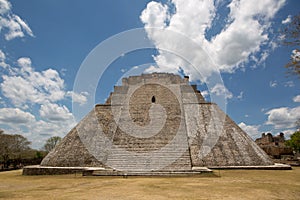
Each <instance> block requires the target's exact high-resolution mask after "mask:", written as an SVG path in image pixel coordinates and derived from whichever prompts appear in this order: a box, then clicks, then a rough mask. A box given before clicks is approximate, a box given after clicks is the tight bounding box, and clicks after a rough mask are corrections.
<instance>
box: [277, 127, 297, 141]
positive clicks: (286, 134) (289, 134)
mask: <svg viewBox="0 0 300 200" xmlns="http://www.w3.org/2000/svg"><path fill="white" fill-rule="evenodd" d="M295 131H296V130H295V129H287V130H283V131H281V132H282V133H284V137H285V139H290V138H291V135H292V134H293V133H295Z"/></svg>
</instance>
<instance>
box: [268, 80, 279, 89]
mask: <svg viewBox="0 0 300 200" xmlns="http://www.w3.org/2000/svg"><path fill="white" fill-rule="evenodd" d="M269 85H270V87H271V88H275V87H277V85H278V83H277V81H270V83H269Z"/></svg>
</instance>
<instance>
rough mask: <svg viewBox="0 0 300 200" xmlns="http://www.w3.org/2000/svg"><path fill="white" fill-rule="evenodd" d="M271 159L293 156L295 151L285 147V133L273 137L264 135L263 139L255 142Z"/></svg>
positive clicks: (268, 134)
mask: <svg viewBox="0 0 300 200" xmlns="http://www.w3.org/2000/svg"><path fill="white" fill-rule="evenodd" d="M255 142H256V144H258V146H260V148H262V149H263V150H264V151H265V152H266V153H267V154H268V155H269V156H271V158H274V159H280V158H281V157H282V156H292V155H294V154H293V149H292V148H291V147H288V146H286V145H285V138H284V133H280V134H279V135H276V136H273V135H272V134H271V133H267V134H266V133H262V135H261V138H257V139H256V140H255Z"/></svg>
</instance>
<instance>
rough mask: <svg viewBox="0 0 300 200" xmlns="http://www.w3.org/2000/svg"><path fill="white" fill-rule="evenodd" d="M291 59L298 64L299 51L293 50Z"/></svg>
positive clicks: (299, 58) (299, 59)
mask: <svg viewBox="0 0 300 200" xmlns="http://www.w3.org/2000/svg"><path fill="white" fill-rule="evenodd" d="M291 57H292V60H293V62H300V51H299V50H298V49H294V50H293V51H292V55H291Z"/></svg>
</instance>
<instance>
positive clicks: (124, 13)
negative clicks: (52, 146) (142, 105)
mask: <svg viewBox="0 0 300 200" xmlns="http://www.w3.org/2000/svg"><path fill="white" fill-rule="evenodd" d="M299 8H300V2H299V1H293V0H278V1H275V0H274V1H273V0H260V1H258V0H245V1H238V0H233V1H230V0H228V1H219V0H216V1H208V0H204V1H198V0H191V1H183V0H172V1H171V0H170V1H144V0H130V1H129V0H114V1H106V0H104V1H96V0H88V1H77V0H76V1H67V0H60V1H50V0H44V1H36V0H26V1H20V0H19V1H18V0H11V1H7V0H0V89H1V92H0V103H1V105H0V128H1V129H3V130H4V131H5V132H6V133H17V134H22V135H24V136H26V137H27V138H28V139H29V140H30V141H32V146H33V147H35V148H40V147H41V146H42V145H43V144H44V142H45V140H46V139H47V138H49V137H51V136H56V135H58V136H61V137H63V136H64V135H65V134H66V133H67V132H68V131H69V130H70V128H72V127H73V126H74V125H75V124H76V120H75V119H74V115H75V114H74V112H76V111H74V108H78V109H79V110H80V112H81V116H82V115H84V114H85V113H88V112H89V109H90V108H91V104H94V103H102V102H104V101H105V98H107V96H108V95H109V92H110V91H111V90H112V89H113V85H115V84H116V82H117V81H118V80H119V79H120V78H121V77H122V76H123V75H124V74H125V75H127V74H134V73H138V72H140V71H141V68H142V66H144V67H145V66H146V67H145V69H146V71H147V72H154V71H159V72H172V73H181V74H183V73H184V74H187V75H189V76H190V77H191V80H192V81H193V83H196V84H198V88H199V89H201V90H202V93H203V94H204V95H205V97H206V98H207V99H208V100H209V99H210V95H212V94H214V95H217V96H218V95H220V96H223V97H225V98H226V101H227V104H226V105H227V106H226V112H227V113H228V115H229V116H230V117H231V118H232V119H233V120H234V121H235V122H236V123H237V124H239V125H240V126H241V127H242V128H243V129H244V130H245V131H246V132H247V133H248V134H249V135H251V136H252V137H253V138H256V137H258V136H260V134H261V133H262V132H268V131H270V132H272V133H273V134H277V133H279V132H281V131H283V132H285V133H286V135H287V136H288V135H290V134H291V133H292V132H293V131H294V130H295V126H294V122H295V120H296V119H297V118H300V96H299V95H300V90H299V89H300V88H299V79H297V77H296V76H289V77H287V75H286V70H285V68H284V67H283V66H284V65H285V64H286V63H287V62H288V61H289V60H290V56H291V52H292V50H293V49H296V48H299V47H293V46H291V47H286V46H282V45H281V42H280V38H282V37H283V35H282V34H281V33H280V28H281V27H283V26H284V25H286V24H288V23H289V19H290V17H291V16H293V15H295V14H298V13H299ZM153 27H155V28H156V29H160V30H163V31H172V32H178V33H180V34H182V35H184V36H185V37H186V38H187V39H185V40H189V41H193V42H194V43H195V44H197V45H199V46H200V47H201V52H202V53H203V56H204V57H205V58H206V57H208V58H209V60H210V61H207V60H206V59H197V58H199V57H201V56H199V57H197V58H195V56H194V57H193V53H194V52H196V51H195V49H193V47H192V45H188V44H187V43H188V42H187V41H180V40H181V39H180V38H178V36H176V34H174V35H172V34H166V33H163V32H160V31H158V30H156V29H153V30H152V29H150V28H153ZM136 28H141V29H142V30H143V29H144V34H145V36H147V39H148V43H152V44H150V46H151V45H152V46H153V48H150V49H149V48H142V49H141V48H140V49H137V50H134V51H131V52H128V53H126V54H125V53H124V54H122V53H120V55H119V57H118V58H116V59H115V60H114V61H113V62H112V63H111V64H110V65H109V66H99V68H102V69H103V70H104V68H105V69H106V70H105V71H103V74H102V76H101V78H100V81H99V82H97V84H96V85H94V86H93V88H94V89H95V88H96V92H95V94H92V91H93V90H90V89H89V88H88V87H89V85H88V84H89V80H90V77H89V75H88V74H87V75H83V78H84V80H86V81H84V83H83V84H82V85H83V86H87V89H86V90H84V89H82V88H81V89H79V90H73V87H76V86H74V85H75V84H74V83H75V82H76V77H78V72H80V70H79V69H84V67H85V65H84V63H85V61H86V62H87V61H88V60H89V58H90V57H89V55H91V54H90V53H91V52H92V50H93V49H95V48H96V49H97V47H98V48H102V46H101V44H103V42H104V41H107V42H108V43H109V45H108V48H107V49H105V52H104V53H103V54H100V55H98V59H99V60H97V61H99V63H101V62H102V61H103V60H104V58H106V57H107V56H108V55H109V53H108V52H110V53H111V52H117V50H118V49H120V45H124V44H123V43H124V41H121V42H120V44H117V43H113V44H112V43H111V42H112V38H113V37H114V36H116V35H117V34H119V33H122V32H124V31H128V30H133V29H136ZM134 33H136V31H135V32H134ZM138 36H140V35H138ZM117 39H118V35H117ZM167 40H168V41H171V44H172V46H170V43H168V44H165V43H164V42H165V41H167ZM122 42H123V43H122ZM136 43H137V42H136V41H135V40H134V39H131V40H130V41H128V44H127V45H133V48H134V46H135V45H137V44H136ZM182 43H183V44H184V45H183V46H182ZM99 45H100V46H99ZM164 49H172V51H173V53H174V52H175V53H176V52H182V51H184V52H185V53H187V54H190V55H191V57H192V60H190V61H189V62H191V63H196V64H197V65H199V66H196V68H197V67H199V69H197V70H199V71H200V72H201V75H202V76H201V77H200V76H198V74H197V72H196V71H197V70H195V67H194V68H193V67H191V66H189V64H188V63H187V62H186V61H184V60H182V59H180V57H179V56H181V55H179V56H178V55H175V54H172V52H171V53H170V52H168V51H164ZM199 52H200V51H199ZM187 56H189V55H187ZM210 63H214V66H211V65H210ZM99 65H100V64H99ZM94 67H95V69H94V70H95V71H97V70H99V69H98V68H97V66H96V65H95V66H94ZM143 69H144V68H143ZM214 73H219V74H220V75H221V77H222V81H223V82H222V84H221V85H218V87H217V86H216V85H215V86H216V87H214V86H212V87H208V86H207V84H208V82H209V77H210V76H212V74H214ZM76 75H77V76H76ZM93 95H95V97H94V96H93ZM72 99H73V100H72ZM90 100H91V101H90ZM72 102H73V106H72ZM91 102H92V103H91ZM75 117H76V116H75ZM79 118H80V117H79ZM77 120H78V118H77Z"/></svg>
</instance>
